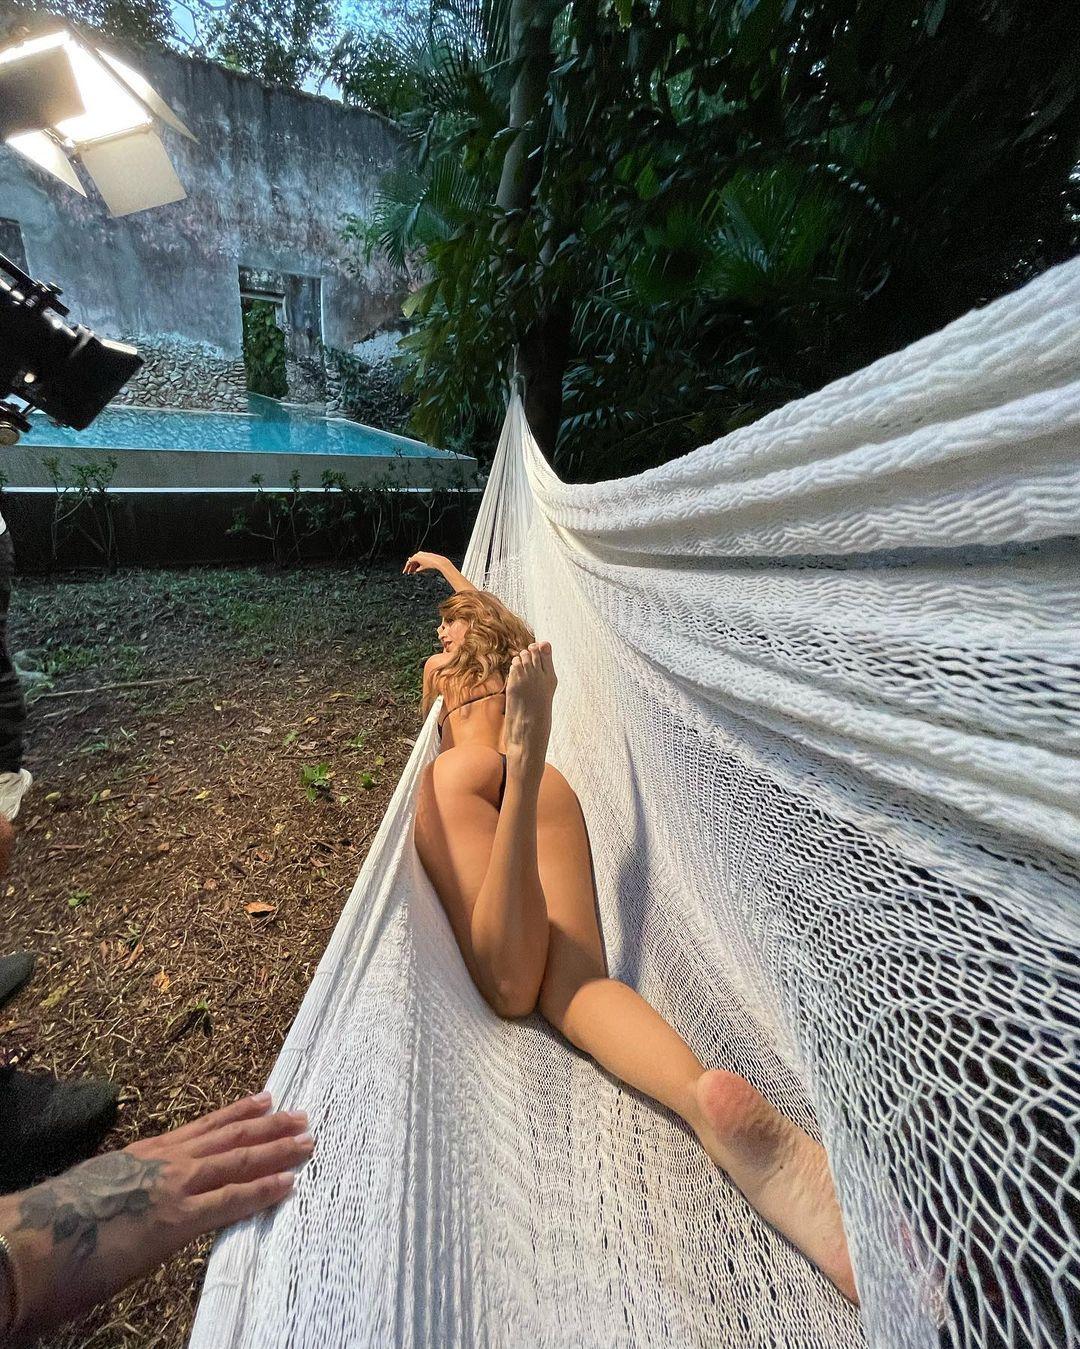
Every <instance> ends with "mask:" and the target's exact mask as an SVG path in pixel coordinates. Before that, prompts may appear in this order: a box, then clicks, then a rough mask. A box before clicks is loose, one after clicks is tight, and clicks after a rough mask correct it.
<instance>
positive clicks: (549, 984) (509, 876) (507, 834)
mask: <svg viewBox="0 0 1080 1349" xmlns="http://www.w3.org/2000/svg"><path fill="white" fill-rule="evenodd" d="M404 571H405V573H406V574H408V575H413V574H415V573H417V572H423V571H438V572H441V573H442V575H443V576H444V577H445V578H446V580H447V581H449V583H450V585H451V586H452V587H453V589H454V591H455V592H456V593H455V594H454V595H451V596H449V597H448V598H447V599H446V600H444V601H443V602H442V604H440V605H439V613H440V615H441V617H442V622H441V623H440V624H439V639H440V641H441V643H442V646H443V650H442V652H441V654H436V655H433V656H432V657H431V658H430V659H429V660H428V661H427V663H426V665H425V667H424V693H423V709H422V710H423V715H424V716H426V715H427V713H428V711H429V710H430V708H431V706H432V704H433V703H434V701H435V699H436V698H437V697H438V696H439V695H440V694H442V695H443V700H444V708H443V711H442V712H441V714H440V727H439V733H440V737H441V749H440V753H439V754H438V756H437V757H436V758H435V760H434V761H433V762H432V763H430V764H429V765H428V766H427V767H426V768H425V769H424V772H423V774H422V776H421V779H420V786H419V789H418V799H417V809H416V823H415V840H416V849H417V852H418V853H419V856H420V860H421V862H422V863H423V866H424V870H425V871H426V872H427V875H428V877H429V878H430V880H431V883H432V885H433V886H434V887H435V890H436V892H437V894H438V896H439V899H440V900H441V901H442V904H443V907H444V908H445V910H446V914H447V917H448V918H449V919H450V924H451V926H452V928H453V930H454V935H455V937H456V938H457V942H458V945H459V946H460V948H461V954H462V956H463V957H464V959H465V964H466V966H467V967H468V970H469V974H470V975H471V976H472V979H473V982H474V983H475V984H476V986H477V988H478V989H479V990H480V993H481V994H482V995H483V997H484V999H485V1001H486V1002H487V1003H488V1004H489V1005H490V1006H491V1007H492V1008H493V1009H494V1011H496V1012H497V1013H498V1014H499V1015H500V1016H503V1017H522V1016H528V1015H529V1014H530V1013H531V1012H533V1011H536V1010H539V1011H540V1013H541V1015H542V1016H544V1017H545V1018H546V1019H547V1020H548V1021H549V1022H550V1023H551V1025H553V1026H554V1027H555V1028H556V1029H557V1030H559V1031H561V1032H562V1034H563V1035H565V1036H566V1038H567V1039H568V1040H569V1041H570V1042H571V1044H574V1045H576V1046H577V1047H578V1048H579V1049H581V1050H583V1051H584V1052H585V1053H587V1054H589V1055H591V1056H592V1058H594V1059H595V1060H596V1062H597V1063H599V1064H600V1065H601V1066H602V1067H604V1068H606V1069H607V1070H608V1072H610V1073H613V1074H614V1075H615V1076H616V1077H618V1078H621V1079H622V1081H624V1082H627V1083H629V1084H630V1086H632V1087H636V1088H637V1090H638V1091H642V1092H644V1093H645V1094H646V1095H647V1096H650V1097H652V1098H653V1099H654V1100H656V1101H660V1102H661V1103H662V1104H663V1105H666V1106H667V1107H668V1108H669V1109H670V1110H674V1111H675V1113H676V1114H677V1115H680V1116H681V1117H682V1118H683V1119H684V1120H685V1121H686V1123H687V1124H688V1125H689V1126H690V1128H691V1129H693V1131H694V1133H695V1134H696V1135H697V1137H698V1139H699V1140H700V1142H701V1145H702V1146H703V1147H704V1148H705V1150H706V1152H707V1153H708V1154H709V1156H710V1157H711V1158H712V1160H713V1161H714V1162H715V1163H716V1164H717V1166H720V1167H722V1168H723V1170H724V1171H726V1172H727V1174H728V1176H729V1177H730V1178H731V1180H732V1181H733V1182H734V1183H735V1184H736V1185H737V1186H738V1187H739V1189H740V1190H741V1191H742V1193H743V1194H744V1195H745V1196H746V1198H747V1199H748V1200H749V1202H750V1203H751V1204H752V1205H753V1206H754V1208H755V1209H756V1210H757V1211H758V1213H760V1214H761V1216H762V1217H763V1218H764V1219H765V1220H766V1221H767V1222H769V1223H771V1224H772V1225H773V1226H774V1227H776V1228H777V1229H778V1230H779V1231H781V1232H782V1233H783V1234H784V1236H786V1237H787V1238H788V1239H789V1240H790V1241H792V1242H794V1244H795V1245H796V1246H797V1247H798V1248H799V1250H801V1251H802V1252H803V1254H804V1255H806V1256H807V1258H808V1259H810V1260H812V1261H813V1262H814V1264H815V1265H817V1266H818V1268H819V1269H820V1270H821V1271H822V1273H824V1274H825V1275H826V1277H827V1278H829V1279H831V1280H832V1282H833V1283H834V1284H835V1285H836V1286H837V1288H839V1289H840V1291H841V1292H842V1293H843V1294H844V1295H845V1297H848V1298H850V1299H851V1300H852V1301H856V1300H857V1295H856V1291H855V1280H854V1276H853V1274H852V1270H851V1262H850V1259H849V1258H848V1251H847V1243H846V1241H845V1238H844V1229H843V1226H842V1224H841V1219H840V1208H839V1205H838V1204H837V1201H836V1193H835V1190H834V1188H833V1183H832V1178H831V1176H830V1174H829V1166H828V1161H827V1159H826V1156H825V1149H824V1148H823V1147H822V1146H821V1144H820V1143H816V1142H815V1141H814V1140H813V1139H812V1138H810V1136H809V1135H808V1134H806V1133H804V1132H803V1131H802V1130H801V1129H799V1128H798V1127H797V1126H796V1125H795V1124H793V1123H792V1122H791V1121H790V1120H788V1119H786V1118H785V1117H784V1116H783V1115H781V1114H780V1113H779V1111H777V1110H776V1109H775V1108H774V1107H773V1106H772V1105H770V1104H769V1102H768V1101H766V1099H765V1098H764V1097H763V1096H762V1095H761V1093H760V1092H758V1091H757V1090H756V1089H755V1088H754V1087H752V1086H751V1085H750V1083H749V1082H746V1081H744V1080H743V1079H742V1078H741V1077H736V1076H734V1075H733V1074H732V1073H727V1072H722V1071H718V1070H715V1069H714V1070H709V1071H707V1070H706V1069H705V1067H704V1065H703V1064H701V1063H699V1062H698V1060H697V1059H696V1058H695V1057H694V1054H693V1051H692V1050H691V1049H690V1047H689V1046H688V1045H687V1044H686V1043H685V1041H684V1040H683V1039H682V1038H681V1037H680V1036H679V1035H678V1034H677V1033H676V1032H675V1031H674V1030H673V1029H672V1028H671V1027H670V1026H669V1025H668V1024H667V1022H666V1021H664V1020H663V1018H662V1017H661V1016H660V1014H659V1013H658V1012H656V1011H655V1010H654V1009H653V1008H652V1007H650V1006H649V1004H648V1003H647V1002H646V1001H645V1000H644V998H642V997H641V996H640V995H639V994H637V993H636V992H635V991H634V990H633V989H632V988H630V987H629V986H628V985H626V984H623V983H620V982H619V981H618V980H617V979H611V978H609V977H608V971H607V965H606V961H605V956H604V948H603V944H602V942H601V938H600V930H599V927H598V925H597V924H598V920H597V904H596V893H595V889H594V885H593V879H592V863H591V855H590V850H589V838H588V834H587V832H586V828H585V820H584V816H583V815H582V811H581V806H580V805H579V803H578V799H577V796H576V795H575V794H574V791H573V789H572V788H571V786H570V784H569V783H568V782H567V781H566V779H565V778H564V777H563V775H562V774H561V773H560V772H559V770H558V769H557V768H555V767H553V766H552V765H551V764H549V763H546V762H545V758H544V756H545V754H546V752H547V744H548V735H549V733H550V730H551V702H552V697H553V695H554V693H555V687H556V684H557V682H558V681H557V679H556V677H555V670H554V666H553V663H552V652H551V644H550V642H537V640H536V639H535V637H534V636H533V633H532V632H531V631H530V630H529V628H528V627H527V626H526V625H525V624H524V623H523V622H522V621H521V619H520V618H518V617H517V616H516V615H515V614H513V613H511V612H510V610H509V609H507V608H506V606H505V605H503V604H502V603H501V602H500V601H499V600H498V599H496V598H495V596H494V595H490V594H488V593H487V592H486V591H482V590H478V589H477V588H476V586H474V585H473V584H472V583H471V582H470V581H467V580H466V579H465V577H464V576H462V574H461V572H460V571H458V570H457V568H456V567H455V566H454V565H453V563H451V562H450V561H449V560H448V559H447V558H445V557H441V556H439V555H438V554H435V553H414V554H413V556H412V557H410V558H409V560H408V561H407V562H406V563H405V567H404ZM447 709H448V710H447Z"/></svg>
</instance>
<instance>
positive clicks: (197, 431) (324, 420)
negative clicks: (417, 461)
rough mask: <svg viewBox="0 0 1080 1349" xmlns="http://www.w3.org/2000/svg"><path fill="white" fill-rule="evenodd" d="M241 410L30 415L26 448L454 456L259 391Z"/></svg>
mask: <svg viewBox="0 0 1080 1349" xmlns="http://www.w3.org/2000/svg"><path fill="white" fill-rule="evenodd" d="M248 407H249V408H250V411H249V412H247V413H242V412H241V413H230V412H172V411H165V410H163V409H160V408H134V407H108V408H106V409H105V411H104V412H102V413H100V414H99V415H98V416H97V417H96V418H95V419H94V421H93V422H91V424H90V425H89V426H88V427H87V428H86V430H85V431H72V430H71V428H70V427H67V426H53V425H52V424H51V423H50V421H49V419H48V418H47V417H46V416H45V415H44V414H43V413H34V414H32V416H31V422H32V429H31V431H30V433H29V434H28V435H26V436H24V437H23V444H24V445H25V446H26V447H27V448H32V447H34V446H40V447H42V448H49V449H51V448H54V447H55V448H64V449H68V448H72V449H80V450H217V451H224V452H226V453H228V452H229V451H234V450H248V451H251V450H254V451H258V452H260V453H264V454H392V455H401V456H409V457H416V458H420V457H425V456H426V457H431V456H435V457H439V458H456V457H457V456H455V455H450V454H448V452H447V451H446V450H434V449H432V448H431V446H429V445H423V444H421V443H420V441H418V440H409V439H408V438H407V437H405V436H395V435H391V434H390V432H388V431H376V430H375V429H374V428H373V427H370V426H361V425H360V424H359V423H358V422H349V421H345V420H343V419H338V418H335V417H320V416H318V415H317V414H315V413H312V412H306V411H305V410H304V409H303V408H296V407H287V406H286V405H285V404H283V403H278V402H276V401H275V400H274V399H273V398H264V397H262V395H261V394H249V395H248Z"/></svg>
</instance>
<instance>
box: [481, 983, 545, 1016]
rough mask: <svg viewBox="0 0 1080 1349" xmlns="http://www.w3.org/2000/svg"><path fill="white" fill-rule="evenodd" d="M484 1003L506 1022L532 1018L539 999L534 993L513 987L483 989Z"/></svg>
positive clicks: (496, 986)
mask: <svg viewBox="0 0 1080 1349" xmlns="http://www.w3.org/2000/svg"><path fill="white" fill-rule="evenodd" d="M480 992H481V994H482V995H483V998H484V1001H485V1002H486V1003H487V1005H488V1006H489V1007H490V1008H491V1010H492V1011H493V1012H494V1013H495V1015H496V1016H499V1017H502V1019H503V1020H504V1021H516V1020H517V1019H518V1018H519V1017H523V1016H531V1015H532V1014H533V1012H535V1011H536V1007H537V1003H538V997H537V994H536V992H535V990H534V991H532V992H530V991H529V990H528V989H523V988H520V987H516V986H513V985H506V986H498V985H493V986H492V987H490V988H486V989H483V988H482V989H481V990H480Z"/></svg>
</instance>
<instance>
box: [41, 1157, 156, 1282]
mask: <svg viewBox="0 0 1080 1349" xmlns="http://www.w3.org/2000/svg"><path fill="white" fill-rule="evenodd" d="M165 1165H166V1163H165V1162H161V1161H140V1160H139V1158H137V1157H133V1156H132V1155H131V1153H129V1152H108V1153H106V1154H105V1156H103V1157H94V1158H92V1159H91V1160H90V1161H88V1162H83V1164H82V1165H81V1166H77V1167H75V1168H74V1169H73V1170H71V1171H68V1172H65V1174H64V1175H62V1176H58V1177H57V1178H56V1179H55V1180H50V1181H46V1182H45V1184H44V1185H37V1186H35V1187H34V1189H32V1190H28V1191H27V1192H26V1194H24V1195H22V1196H21V1197H20V1200H19V1222H18V1224H17V1227H16V1231H24V1230H28V1229H33V1230H35V1231H44V1230H46V1229H48V1228H51V1229H52V1237H53V1241H54V1243H59V1242H61V1241H68V1240H71V1239H72V1238H74V1241H75V1245H74V1248H73V1250H72V1255H73V1256H74V1258H75V1259H76V1260H85V1259H86V1258H87V1256H90V1255H93V1253H94V1251H95V1250H96V1249H97V1243H98V1229H99V1228H100V1227H101V1226H102V1225H103V1224H105V1223H107V1222H111V1221H112V1219H113V1218H117V1217H119V1216H120V1215H121V1214H122V1213H126V1214H129V1215H131V1216H133V1217H141V1216H142V1215H143V1214H144V1213H145V1212H146V1210H147V1209H148V1208H149V1207H150V1204H151V1202H152V1201H153V1198H154V1186H155V1184H156V1183H157V1180H158V1177H159V1175H160V1173H161V1171H162V1170H163V1168H164V1167H165Z"/></svg>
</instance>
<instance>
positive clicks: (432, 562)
mask: <svg viewBox="0 0 1080 1349" xmlns="http://www.w3.org/2000/svg"><path fill="white" fill-rule="evenodd" d="M402 571H403V572H404V574H405V575H406V576H413V575H415V574H416V573H417V572H420V571H437V572H440V573H441V574H442V575H443V576H444V577H445V578H446V580H447V581H448V582H449V583H450V588H451V589H452V590H454V591H455V592H456V591H459V590H479V589H480V587H479V586H474V585H473V583H472V582H471V581H469V580H467V579H466V578H465V577H464V576H462V574H461V572H460V571H458V569H457V567H455V566H454V564H453V563H452V562H451V561H450V559H449V558H448V557H443V555H442V554H441V553H413V555H412V557H410V558H409V560H408V561H407V562H406V563H405V565H404V567H402Z"/></svg>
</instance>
